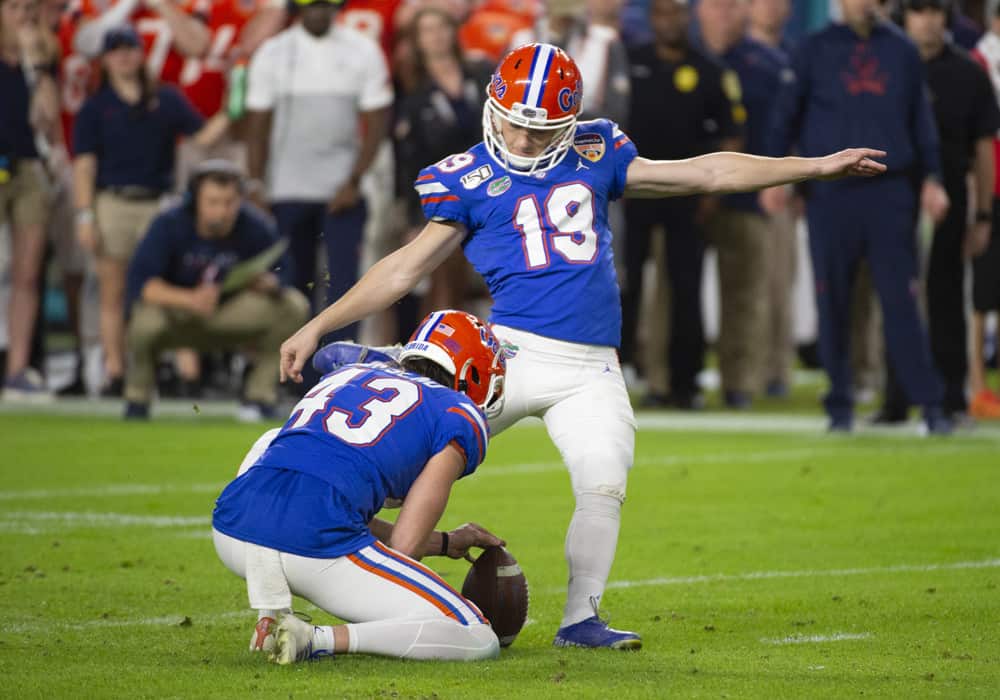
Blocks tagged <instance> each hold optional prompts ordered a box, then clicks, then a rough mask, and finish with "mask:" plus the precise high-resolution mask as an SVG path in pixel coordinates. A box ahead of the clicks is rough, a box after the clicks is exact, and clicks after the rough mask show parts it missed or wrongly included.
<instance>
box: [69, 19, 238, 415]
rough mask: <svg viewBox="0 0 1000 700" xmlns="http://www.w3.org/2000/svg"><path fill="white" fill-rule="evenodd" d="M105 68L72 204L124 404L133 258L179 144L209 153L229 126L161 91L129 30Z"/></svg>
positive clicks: (119, 34) (77, 136)
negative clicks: (187, 142) (93, 268)
mask: <svg viewBox="0 0 1000 700" xmlns="http://www.w3.org/2000/svg"><path fill="white" fill-rule="evenodd" d="M101 67H102V72H103V75H102V80H101V87H100V89H99V90H98V91H97V93H96V94H94V95H93V96H92V97H90V98H88V99H87V101H86V102H85V103H84V105H83V107H82V108H81V110H80V113H79V114H78V115H77V119H76V125H75V130H74V145H75V148H76V157H75V158H74V161H73V171H74V172H73V190H74V195H73V196H74V201H75V206H76V225H77V236H78V238H79V240H80V243H81V245H82V246H83V247H84V248H85V249H86V250H88V251H89V252H90V253H92V254H93V255H94V256H95V257H96V261H97V275H98V283H99V286H100V299H101V312H100V318H101V321H100V326H101V344H102V347H103V349H104V369H105V373H106V378H107V383H106V385H105V387H104V393H105V394H107V395H109V396H120V395H121V391H122V381H123V380H122V378H123V376H124V371H125V362H124V356H123V350H124V299H125V270H126V266H127V265H128V261H129V258H130V257H131V256H132V251H133V250H134V249H135V246H136V244H137V243H138V241H139V239H140V238H141V237H142V235H143V234H144V233H145V231H146V227H147V226H148V225H149V222H150V220H151V219H152V218H153V216H154V215H155V214H156V211H157V209H158V208H159V206H160V199H161V197H162V196H163V195H164V194H165V193H167V192H168V191H169V190H170V189H171V185H172V181H173V171H174V152H175V149H176V141H177V139H178V137H180V136H182V135H186V136H190V137H192V138H193V139H195V140H196V141H198V142H199V143H201V144H205V145H207V144H210V143H213V142H214V141H215V140H216V139H218V138H219V137H220V136H221V135H222V134H223V133H224V132H225V131H226V128H227V126H228V123H229V121H228V118H227V117H226V115H225V113H223V112H220V113H219V114H218V115H216V116H215V117H213V118H212V119H211V120H210V121H208V122H205V121H204V120H203V119H202V118H201V117H200V116H199V115H198V113H197V112H196V111H195V110H194V108H193V107H192V106H191V104H190V103H189V102H188V101H187V99H186V98H185V97H184V96H183V95H181V94H180V93H179V92H178V91H177V90H176V89H174V88H172V87H168V86H162V85H156V84H155V83H154V82H153V81H152V80H151V79H150V78H149V75H148V74H147V73H146V71H145V70H144V68H143V57H142V45H141V43H140V40H139V36H138V34H137V33H136V32H135V30H134V29H132V28H131V27H127V26H125V27H119V28H118V29H115V30H111V31H109V32H107V33H106V34H105V35H104V51H103V53H102V56H101Z"/></svg>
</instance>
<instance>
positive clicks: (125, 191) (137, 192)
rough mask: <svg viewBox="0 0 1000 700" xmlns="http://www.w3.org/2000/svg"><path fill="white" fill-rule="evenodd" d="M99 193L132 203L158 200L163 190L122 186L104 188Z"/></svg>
mask: <svg viewBox="0 0 1000 700" xmlns="http://www.w3.org/2000/svg"><path fill="white" fill-rule="evenodd" d="M101 192H107V193H108V194H113V195H115V196H116V197H121V198H122V199H130V200H134V201H146V200H150V199H159V198H160V197H161V196H162V195H163V190H154V189H153V188H151V187H139V186H138V185H122V186H120V187H105V188H104V189H102V190H101Z"/></svg>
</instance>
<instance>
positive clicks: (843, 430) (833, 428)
mask: <svg viewBox="0 0 1000 700" xmlns="http://www.w3.org/2000/svg"><path fill="white" fill-rule="evenodd" d="M826 430H827V432H828V433H838V434H843V435H847V434H850V433H852V432H853V431H854V421H853V420H851V419H850V418H849V417H847V416H838V417H836V418H834V417H832V416H831V417H830V425H829V426H828V427H827V429H826Z"/></svg>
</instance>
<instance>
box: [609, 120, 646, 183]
mask: <svg viewBox="0 0 1000 700" xmlns="http://www.w3.org/2000/svg"><path fill="white" fill-rule="evenodd" d="M608 127H609V128H610V129H611V157H612V158H614V164H615V173H614V180H612V184H611V193H610V194H611V199H612V200H615V199H620V198H621V196H622V195H623V194H625V185H626V180H627V179H628V166H630V165H631V164H632V161H633V160H635V159H636V157H637V156H638V155H639V152H638V151H637V150H636V148H635V144H634V143H632V139H630V138H629V137H628V136H627V135H626V134H625V132H624V131H622V130H621V129H619V128H618V125H617V124H615V123H614V122H612V121H609V122H608Z"/></svg>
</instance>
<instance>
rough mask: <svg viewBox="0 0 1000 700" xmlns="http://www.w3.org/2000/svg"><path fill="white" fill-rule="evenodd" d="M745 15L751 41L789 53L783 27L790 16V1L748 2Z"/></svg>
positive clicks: (761, 0)
mask: <svg viewBox="0 0 1000 700" xmlns="http://www.w3.org/2000/svg"><path fill="white" fill-rule="evenodd" d="M747 15H748V18H749V25H748V27H747V34H748V36H749V37H750V38H751V39H753V40H754V41H756V42H758V43H761V44H763V45H764V46H770V47H771V48H772V49H777V50H779V51H782V52H784V53H786V54H787V53H789V52H791V50H792V44H791V42H790V41H788V39H786V38H785V25H786V24H788V18H789V17H791V16H792V3H791V0H749V1H748V2H747Z"/></svg>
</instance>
